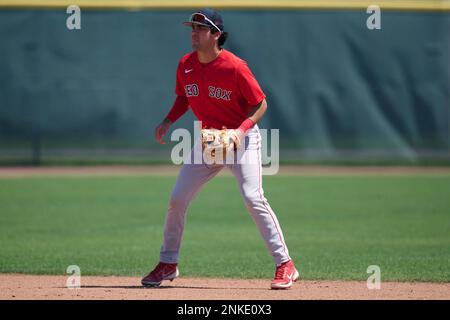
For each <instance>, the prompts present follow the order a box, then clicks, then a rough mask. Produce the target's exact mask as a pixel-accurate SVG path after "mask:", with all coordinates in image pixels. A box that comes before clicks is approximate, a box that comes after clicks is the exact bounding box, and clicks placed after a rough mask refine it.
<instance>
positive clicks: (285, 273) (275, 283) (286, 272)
mask: <svg viewBox="0 0 450 320" xmlns="http://www.w3.org/2000/svg"><path fill="white" fill-rule="evenodd" d="M298 277H299V274H298V271H297V269H295V266H294V263H293V262H292V260H289V261H287V262H285V263H282V264H281V265H279V266H277V269H276V271H275V278H274V279H273V280H272V283H271V288H272V289H289V288H290V287H291V286H292V282H295V281H297V279H298Z"/></svg>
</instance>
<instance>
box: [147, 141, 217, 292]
mask: <svg viewBox="0 0 450 320" xmlns="http://www.w3.org/2000/svg"><path fill="white" fill-rule="evenodd" d="M194 148H195V147H194ZM193 150H194V149H193ZM192 155H193V153H192V152H191V155H190V156H191V159H193V158H192ZM191 163H193V161H192V162H191ZM222 168H223V165H221V166H218V165H216V166H206V165H205V164H186V163H185V164H183V166H182V167H181V170H180V172H179V174H178V177H177V181H176V183H175V187H174V188H173V191H172V194H171V197H170V201H169V208H168V210H167V215H166V221H165V225H164V240H163V244H162V246H161V251H160V262H159V263H158V265H157V266H156V267H155V269H153V271H151V272H150V273H149V274H148V275H147V276H146V277H144V278H143V279H142V281H141V283H142V284H143V285H144V286H159V285H160V284H161V282H162V281H163V280H173V279H175V278H176V277H177V276H178V275H179V271H178V267H177V264H178V257H179V250H180V245H181V239H182V236H183V231H184V225H185V218H186V211H187V208H188V206H189V204H190V202H191V201H192V200H193V199H194V198H195V196H196V195H197V193H198V192H199V191H200V189H201V187H202V186H203V185H204V184H205V183H206V182H208V181H209V180H210V179H211V178H213V177H214V176H215V175H216V174H217V173H218V172H219V171H220V170H221V169H222Z"/></svg>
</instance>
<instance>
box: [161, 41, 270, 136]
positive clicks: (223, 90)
mask: <svg viewBox="0 0 450 320" xmlns="http://www.w3.org/2000/svg"><path fill="white" fill-rule="evenodd" d="M175 92H176V94H177V96H178V97H177V100H176V101H175V104H174V105H173V107H172V109H171V110H170V112H169V114H168V116H167V117H168V118H169V119H170V120H171V121H172V122H175V121H176V120H177V119H178V118H179V117H180V116H181V115H183V114H184V113H185V112H186V111H187V109H188V106H190V107H191V109H192V111H193V112H194V115H195V116H196V117H197V119H198V120H200V121H202V126H203V127H209V128H216V129H222V127H223V126H225V127H227V128H229V129H234V128H238V127H239V126H240V124H241V123H242V122H243V121H244V120H245V119H246V118H247V117H248V113H249V111H250V110H251V109H252V108H253V107H255V106H256V105H258V104H259V103H260V102H261V101H263V99H264V98H265V95H264V92H263V91H262V90H261V88H260V86H259V84H258V82H257V81H256V79H255V77H254V76H253V74H252V72H251V71H250V69H249V68H248V66H247V63H246V62H245V61H244V60H242V59H240V58H239V57H237V56H235V55H234V54H232V53H231V52H229V51H227V50H225V49H222V50H221V51H220V53H219V55H218V57H217V58H216V59H214V60H213V61H211V62H210V63H206V64H204V63H200V61H199V60H198V57H197V52H195V51H194V52H191V53H189V54H187V55H185V56H184V57H183V58H182V59H181V60H180V62H179V64H178V69H177V83H176V89H175Z"/></svg>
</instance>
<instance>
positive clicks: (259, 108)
mask: <svg viewBox="0 0 450 320" xmlns="http://www.w3.org/2000/svg"><path fill="white" fill-rule="evenodd" d="M266 110H267V101H266V99H263V101H261V102H260V103H259V104H258V105H256V106H255V107H253V108H252V109H250V112H249V113H248V116H247V119H250V120H251V121H252V122H253V124H255V123H257V122H258V121H259V120H261V118H262V117H263V116H264V114H265V113H266Z"/></svg>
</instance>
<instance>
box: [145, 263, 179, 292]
mask: <svg viewBox="0 0 450 320" xmlns="http://www.w3.org/2000/svg"><path fill="white" fill-rule="evenodd" d="M179 275H180V272H179V271H178V268H177V264H176V263H164V262H160V263H158V265H157V266H156V267H155V269H153V271H152V272H150V273H149V274H148V275H147V276H146V277H144V278H142V280H141V283H142V285H143V286H150V287H158V286H159V285H160V284H161V282H162V281H163V280H170V281H173V279H175V278H176V277H178V276H179Z"/></svg>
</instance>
